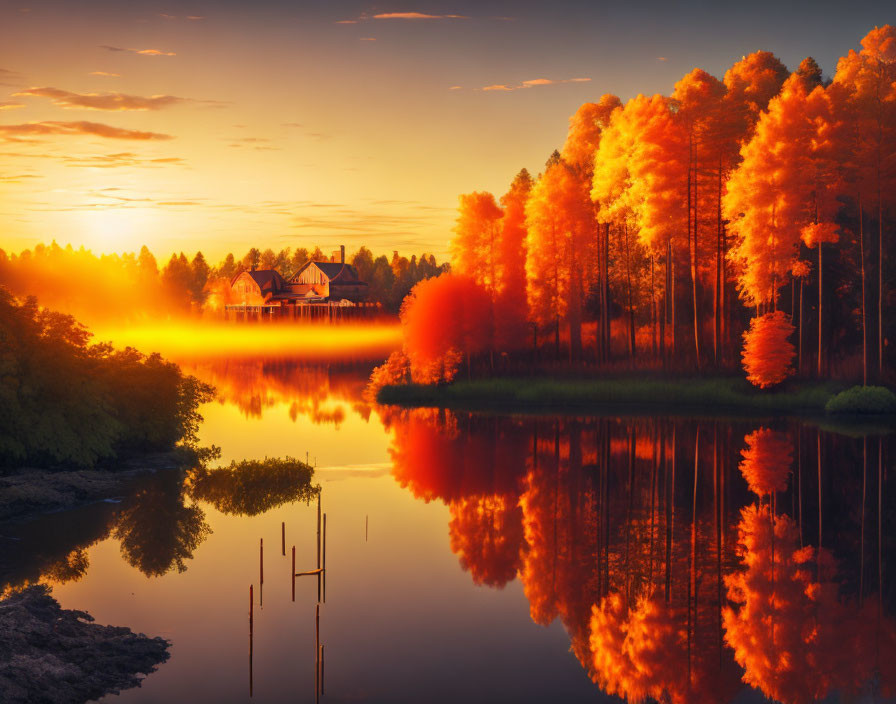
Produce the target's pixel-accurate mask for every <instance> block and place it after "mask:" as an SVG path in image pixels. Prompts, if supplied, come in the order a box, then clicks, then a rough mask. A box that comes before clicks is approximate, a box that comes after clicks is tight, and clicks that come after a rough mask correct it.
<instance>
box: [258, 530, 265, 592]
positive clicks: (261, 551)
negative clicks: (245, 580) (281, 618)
mask: <svg viewBox="0 0 896 704" xmlns="http://www.w3.org/2000/svg"><path fill="white" fill-rule="evenodd" d="M258 605H259V606H263V605H264V538H259V539H258Z"/></svg>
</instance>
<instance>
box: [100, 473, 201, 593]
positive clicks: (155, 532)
mask: <svg viewBox="0 0 896 704" xmlns="http://www.w3.org/2000/svg"><path fill="white" fill-rule="evenodd" d="M185 497H186V491H185V490H184V486H183V482H182V476H181V475H180V473H173V472H169V473H164V474H159V475H157V476H156V477H154V481H152V482H151V483H150V484H149V485H148V486H144V487H143V488H141V489H139V490H138V491H137V492H136V493H135V494H134V495H132V496H131V497H129V498H128V499H126V502H125V505H124V507H123V508H122V510H121V512H120V513H119V514H118V517H117V520H116V522H115V527H114V528H113V530H112V535H113V537H115V538H117V539H118V541H119V543H120V545H121V554H122V556H123V557H124V559H125V560H126V561H127V562H128V564H130V565H132V566H134V567H136V568H137V569H138V570H140V571H141V572H142V573H143V574H145V575H146V576H147V577H159V576H161V575H163V574H165V573H167V572H169V571H170V570H172V569H175V568H176V569H177V571H178V572H184V571H185V570H186V569H187V565H186V561H187V560H190V559H192V557H193V552H194V551H195V550H196V548H198V547H199V545H201V544H202V542H203V541H204V540H205V539H206V538H207V537H208V536H209V535H210V534H211V528H210V527H209V525H208V523H207V522H206V520H205V514H204V513H203V511H202V509H201V508H199V507H198V506H196V505H192V506H187V505H185V504H184V499H185Z"/></svg>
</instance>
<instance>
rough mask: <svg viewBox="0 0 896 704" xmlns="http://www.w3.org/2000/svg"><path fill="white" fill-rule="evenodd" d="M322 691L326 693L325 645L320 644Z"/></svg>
mask: <svg viewBox="0 0 896 704" xmlns="http://www.w3.org/2000/svg"><path fill="white" fill-rule="evenodd" d="M320 693H321V694H323V693H324V646H323V645H321V646H320Z"/></svg>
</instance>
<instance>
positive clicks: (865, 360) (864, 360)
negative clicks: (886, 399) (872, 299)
mask: <svg viewBox="0 0 896 704" xmlns="http://www.w3.org/2000/svg"><path fill="white" fill-rule="evenodd" d="M859 259H860V260H861V262H860V264H861V267H860V268H861V272H862V385H863V386H868V326H867V324H866V321H865V223H864V213H863V209H862V194H861V193H859Z"/></svg>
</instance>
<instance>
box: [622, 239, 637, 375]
mask: <svg viewBox="0 0 896 704" xmlns="http://www.w3.org/2000/svg"><path fill="white" fill-rule="evenodd" d="M622 233H623V237H624V244H625V276H626V281H627V284H626V286H627V289H628V321H629V354H630V356H631V358H632V360H634V359H635V302H634V299H633V297H632V257H631V250H630V249H629V246H628V223H627V222H624V223H623V224H622Z"/></svg>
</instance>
